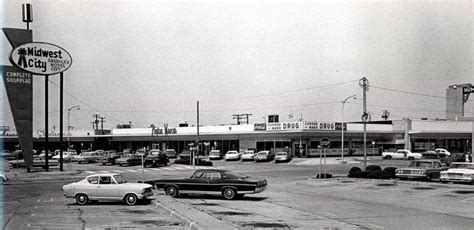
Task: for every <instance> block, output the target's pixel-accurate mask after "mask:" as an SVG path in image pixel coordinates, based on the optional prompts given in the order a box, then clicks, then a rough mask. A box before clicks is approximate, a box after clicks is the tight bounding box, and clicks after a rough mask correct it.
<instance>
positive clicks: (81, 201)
mask: <svg viewBox="0 0 474 230" xmlns="http://www.w3.org/2000/svg"><path fill="white" fill-rule="evenodd" d="M87 202H89V197H87V195H86V194H77V195H76V203H77V204H78V205H85V204H87Z"/></svg>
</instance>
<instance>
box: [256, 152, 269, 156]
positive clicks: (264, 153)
mask: <svg viewBox="0 0 474 230" xmlns="http://www.w3.org/2000/svg"><path fill="white" fill-rule="evenodd" d="M267 154H268V153H266V152H259V153H258V155H259V156H265V155H267Z"/></svg>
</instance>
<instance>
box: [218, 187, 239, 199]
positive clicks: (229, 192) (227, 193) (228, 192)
mask: <svg viewBox="0 0 474 230" xmlns="http://www.w3.org/2000/svg"><path fill="white" fill-rule="evenodd" d="M236 195H237V192H236V191H235V189H233V188H224V190H222V196H223V197H224V198H225V199H227V200H232V199H234V198H235V197H236Z"/></svg>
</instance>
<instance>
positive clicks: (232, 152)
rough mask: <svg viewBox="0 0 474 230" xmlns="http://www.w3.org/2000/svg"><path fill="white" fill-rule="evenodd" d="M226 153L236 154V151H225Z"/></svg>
mask: <svg viewBox="0 0 474 230" xmlns="http://www.w3.org/2000/svg"><path fill="white" fill-rule="evenodd" d="M227 154H238V153H237V152H234V151H231V152H227Z"/></svg>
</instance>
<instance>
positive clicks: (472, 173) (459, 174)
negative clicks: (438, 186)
mask: <svg viewBox="0 0 474 230" xmlns="http://www.w3.org/2000/svg"><path fill="white" fill-rule="evenodd" d="M439 179H440V180H441V182H443V183H448V182H464V183H470V184H474V163H467V162H453V163H452V164H451V166H450V168H449V169H448V170H446V171H442V172H441V177H440V178H439Z"/></svg>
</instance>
